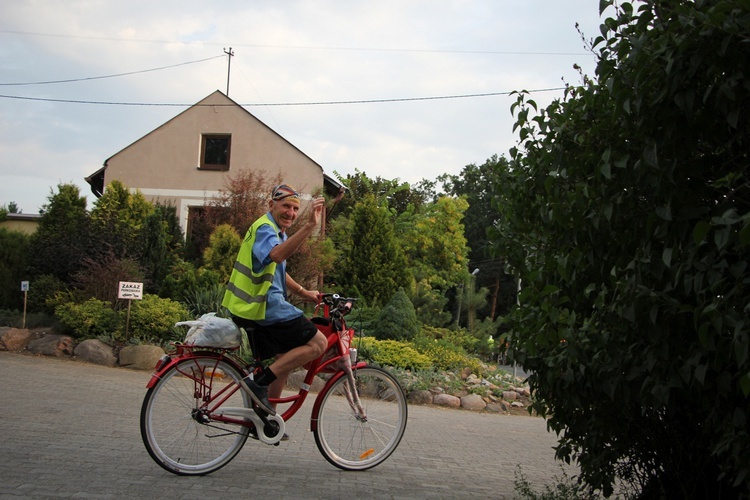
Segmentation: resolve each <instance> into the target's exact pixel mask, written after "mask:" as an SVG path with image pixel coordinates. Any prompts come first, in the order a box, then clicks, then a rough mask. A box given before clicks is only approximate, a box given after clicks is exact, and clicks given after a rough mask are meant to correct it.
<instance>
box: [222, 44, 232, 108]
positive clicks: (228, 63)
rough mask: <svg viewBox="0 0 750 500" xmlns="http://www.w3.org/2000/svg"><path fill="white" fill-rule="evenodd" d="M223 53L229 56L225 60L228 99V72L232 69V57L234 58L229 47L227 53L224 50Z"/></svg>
mask: <svg viewBox="0 0 750 500" xmlns="http://www.w3.org/2000/svg"><path fill="white" fill-rule="evenodd" d="M224 53H225V54H226V55H228V56H229V57H228V58H227V97H229V72H230V71H231V69H232V56H234V52H232V47H229V51H228V52H227V49H226V48H225V49H224Z"/></svg>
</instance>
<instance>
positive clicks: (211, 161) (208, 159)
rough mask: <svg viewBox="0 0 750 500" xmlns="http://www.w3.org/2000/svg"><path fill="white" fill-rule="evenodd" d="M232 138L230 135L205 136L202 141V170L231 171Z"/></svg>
mask: <svg viewBox="0 0 750 500" xmlns="http://www.w3.org/2000/svg"><path fill="white" fill-rule="evenodd" d="M231 149H232V136H231V135H229V134H204V135H203V137H202V140H201V166H200V168H201V169H204V170H229V154H230V151H231Z"/></svg>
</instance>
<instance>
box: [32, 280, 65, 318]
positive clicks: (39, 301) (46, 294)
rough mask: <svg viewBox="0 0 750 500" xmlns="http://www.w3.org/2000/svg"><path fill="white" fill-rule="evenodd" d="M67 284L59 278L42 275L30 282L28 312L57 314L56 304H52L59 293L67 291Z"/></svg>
mask: <svg viewBox="0 0 750 500" xmlns="http://www.w3.org/2000/svg"><path fill="white" fill-rule="evenodd" d="M66 288H67V287H66V286H65V283H63V282H62V280H60V278H58V277H57V276H53V275H51V274H42V275H41V276H37V277H36V278H34V279H32V280H31V281H30V282H29V295H28V303H27V311H29V312H44V313H47V314H48V315H54V314H55V303H54V301H51V302H50V299H52V298H54V296H55V294H57V293H58V292H64V291H65V290H66Z"/></svg>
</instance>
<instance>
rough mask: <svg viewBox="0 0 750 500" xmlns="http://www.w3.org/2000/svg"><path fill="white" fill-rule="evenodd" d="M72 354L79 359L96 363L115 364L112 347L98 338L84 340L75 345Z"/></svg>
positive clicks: (115, 359)
mask: <svg viewBox="0 0 750 500" xmlns="http://www.w3.org/2000/svg"><path fill="white" fill-rule="evenodd" d="M73 355H74V356H75V357H77V358H79V359H81V361H86V362H88V363H95V364H97V365H104V366H115V365H116V364H117V358H116V357H115V354H114V353H113V352H112V348H111V347H110V346H108V345H107V344H105V343H104V342H102V341H101V340H98V339H88V340H84V341H83V342H81V343H80V344H78V345H77V346H76V348H75V350H74V351H73Z"/></svg>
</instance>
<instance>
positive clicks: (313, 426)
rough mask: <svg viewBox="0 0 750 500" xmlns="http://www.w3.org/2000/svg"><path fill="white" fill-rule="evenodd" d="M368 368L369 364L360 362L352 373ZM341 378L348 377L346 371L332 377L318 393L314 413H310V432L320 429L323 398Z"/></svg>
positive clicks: (353, 367)
mask: <svg viewBox="0 0 750 500" xmlns="http://www.w3.org/2000/svg"><path fill="white" fill-rule="evenodd" d="M365 366H367V363H365V362H364V361H360V362H358V363H357V364H356V365H354V366H352V371H353V372H356V371H357V370H359V369H360V368H364V367H365ZM341 377H346V371H344V370H338V371H337V372H336V373H334V374H333V376H331V378H329V379H328V382H326V385H324V386H323V389H321V391H320V392H319V393H318V396H317V397H316V398H315V404H314V405H313V408H312V412H310V430H311V431H313V432H315V431H316V430H317V429H318V415H319V414H320V404H321V402H322V401H323V396H325V395H326V393H327V392H328V391H329V390H330V389H331V386H332V385H333V384H335V383H336V381H337V380H338V379H340V378H341Z"/></svg>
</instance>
